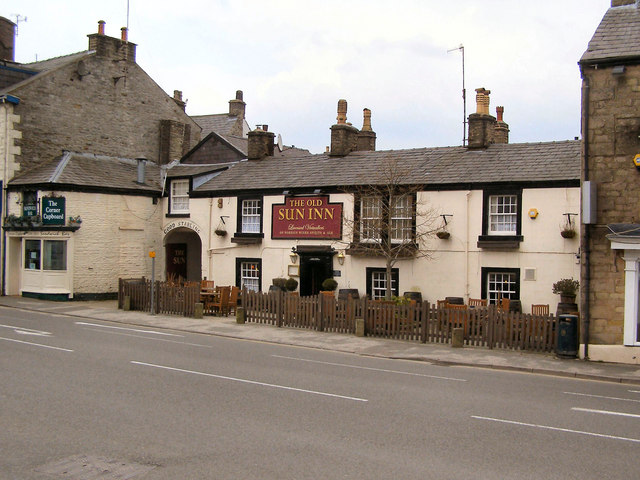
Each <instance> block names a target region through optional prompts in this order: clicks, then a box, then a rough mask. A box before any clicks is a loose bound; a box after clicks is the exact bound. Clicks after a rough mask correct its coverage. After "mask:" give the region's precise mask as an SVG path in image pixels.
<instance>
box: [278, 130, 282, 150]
mask: <svg viewBox="0 0 640 480" xmlns="http://www.w3.org/2000/svg"><path fill="white" fill-rule="evenodd" d="M278 150H280V151H282V135H280V134H278Z"/></svg>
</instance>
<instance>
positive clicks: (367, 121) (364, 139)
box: [358, 108, 376, 152]
mask: <svg viewBox="0 0 640 480" xmlns="http://www.w3.org/2000/svg"><path fill="white" fill-rule="evenodd" d="M375 149H376V132H374V131H373V130H372V129H371V110H369V109H368V108H365V109H364V110H363V120H362V130H360V132H358V151H366V152H373V151H375Z"/></svg>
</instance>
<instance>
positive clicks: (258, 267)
mask: <svg viewBox="0 0 640 480" xmlns="http://www.w3.org/2000/svg"><path fill="white" fill-rule="evenodd" d="M236 285H237V286H238V287H240V288H241V289H244V288H246V289H247V290H251V291H253V292H259V291H260V290H261V288H260V286H261V285H262V260H261V259H259V258H236Z"/></svg>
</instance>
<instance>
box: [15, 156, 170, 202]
mask: <svg viewBox="0 0 640 480" xmlns="http://www.w3.org/2000/svg"><path fill="white" fill-rule="evenodd" d="M137 172H138V162H137V160H134V159H130V158H117V157H109V156H105V155H93V154H88V153H75V152H65V153H64V154H63V155H62V156H60V157H57V158H55V159H53V160H51V161H49V162H46V163H44V164H42V165H39V166H38V167H36V168H33V169H31V170H29V171H27V172H25V173H23V174H21V175H18V176H16V177H15V178H14V179H13V180H11V181H10V182H9V187H19V186H25V185H29V186H33V185H42V186H44V185H51V186H54V185H55V186H58V188H61V187H63V186H65V187H69V186H73V187H76V189H77V187H81V188H82V189H85V190H109V191H129V192H131V193H142V192H144V193H161V192H162V182H161V168H160V167H158V165H156V164H155V163H153V162H147V164H146V167H145V183H144V184H139V183H137V182H136V180H137V178H138V173H137Z"/></svg>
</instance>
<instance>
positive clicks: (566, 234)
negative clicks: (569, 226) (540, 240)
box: [560, 230, 576, 238]
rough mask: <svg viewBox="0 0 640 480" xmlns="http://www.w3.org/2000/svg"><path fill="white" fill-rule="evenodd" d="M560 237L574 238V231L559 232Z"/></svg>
mask: <svg viewBox="0 0 640 480" xmlns="http://www.w3.org/2000/svg"><path fill="white" fill-rule="evenodd" d="M560 235H562V238H573V237H575V236H576V231H575V230H562V231H561V232H560Z"/></svg>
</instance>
